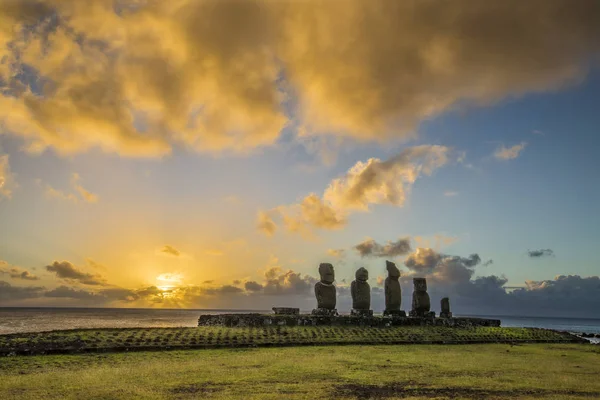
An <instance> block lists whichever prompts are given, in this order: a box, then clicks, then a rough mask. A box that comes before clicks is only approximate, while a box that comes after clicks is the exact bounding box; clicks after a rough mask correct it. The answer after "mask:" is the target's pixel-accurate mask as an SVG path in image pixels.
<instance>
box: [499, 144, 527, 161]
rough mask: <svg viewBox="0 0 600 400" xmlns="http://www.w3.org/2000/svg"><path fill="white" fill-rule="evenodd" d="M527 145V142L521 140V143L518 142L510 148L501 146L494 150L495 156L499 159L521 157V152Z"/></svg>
mask: <svg viewBox="0 0 600 400" xmlns="http://www.w3.org/2000/svg"><path fill="white" fill-rule="evenodd" d="M525 146H527V143H526V142H521V143H520V144H516V145H514V146H512V147H508V148H507V147H504V146H500V147H499V148H498V149H496V151H495V152H494V157H496V158H497V159H498V160H513V159H515V158H517V157H519V154H521V151H523V149H525Z"/></svg>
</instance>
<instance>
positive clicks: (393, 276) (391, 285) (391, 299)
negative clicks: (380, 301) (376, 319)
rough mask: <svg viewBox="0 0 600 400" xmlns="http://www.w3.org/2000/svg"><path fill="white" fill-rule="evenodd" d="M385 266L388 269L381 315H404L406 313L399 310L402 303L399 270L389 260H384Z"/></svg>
mask: <svg viewBox="0 0 600 400" xmlns="http://www.w3.org/2000/svg"><path fill="white" fill-rule="evenodd" d="M385 268H386V269H387V271H388V277H387V278H385V283H384V292H385V310H384V311H383V315H392V316H398V317H406V313H405V312H404V311H402V310H400V305H401V303H402V290H401V289H400V282H399V281H398V279H400V270H399V269H398V267H396V264H394V263H393V262H391V261H386V262H385Z"/></svg>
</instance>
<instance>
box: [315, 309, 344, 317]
mask: <svg viewBox="0 0 600 400" xmlns="http://www.w3.org/2000/svg"><path fill="white" fill-rule="evenodd" d="M312 315H315V316H321V317H337V316H338V315H339V314H338V312H337V310H336V309H335V308H334V309H329V308H315V309H314V310H312Z"/></svg>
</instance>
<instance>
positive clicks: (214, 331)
mask: <svg viewBox="0 0 600 400" xmlns="http://www.w3.org/2000/svg"><path fill="white" fill-rule="evenodd" d="M573 340H577V339H576V338H575V337H574V336H571V335H568V334H562V333H558V332H555V331H550V330H544V329H532V328H492V327H475V328H449V327H432V326H425V327H420V326H407V327H389V328H371V327H367V328H361V327H351V326H349V327H344V326H341V327H340V326H311V327H286V326H277V327H264V328H263V327H261V328H251V327H248V328H227V327H198V328H133V329H82V330H69V331H53V332H40V333H21V334H11V335H0V355H12V354H61V353H76V352H104V351H134V350H153V349H160V350H163V349H178V348H179V349H188V348H215V347H217V348H218V347H261V346H290V345H323V344H402V343H497V342H502V343H507V342H557V341H562V342H569V341H573Z"/></svg>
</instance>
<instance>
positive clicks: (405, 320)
mask: <svg viewBox="0 0 600 400" xmlns="http://www.w3.org/2000/svg"><path fill="white" fill-rule="evenodd" d="M269 325H281V326H311V325H332V326H372V327H389V326H449V327H459V328H468V327H474V326H500V320H498V319H484V318H435V317H429V318H427V317H425V318H411V317H390V316H372V317H369V316H367V317H364V316H361V317H357V316H352V315H339V316H318V315H311V314H300V315H275V314H209V315H201V316H200V318H199V319H198V326H229V327H236V326H256V327H260V326H269Z"/></svg>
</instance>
